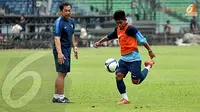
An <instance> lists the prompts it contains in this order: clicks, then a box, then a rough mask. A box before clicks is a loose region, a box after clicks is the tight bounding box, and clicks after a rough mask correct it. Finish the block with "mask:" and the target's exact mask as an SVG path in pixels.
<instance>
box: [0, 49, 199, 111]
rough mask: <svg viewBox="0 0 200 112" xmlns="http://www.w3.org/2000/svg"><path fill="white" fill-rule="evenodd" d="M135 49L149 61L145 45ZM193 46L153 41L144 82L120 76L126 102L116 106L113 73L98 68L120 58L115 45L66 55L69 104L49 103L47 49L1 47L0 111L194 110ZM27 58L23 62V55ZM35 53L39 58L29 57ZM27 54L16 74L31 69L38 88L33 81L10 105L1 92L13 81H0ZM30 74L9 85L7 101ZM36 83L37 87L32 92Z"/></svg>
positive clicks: (195, 56)
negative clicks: (68, 60) (151, 63)
mask: <svg viewBox="0 0 200 112" xmlns="http://www.w3.org/2000/svg"><path fill="white" fill-rule="evenodd" d="M139 49H140V52H141V54H142V59H143V61H145V60H149V57H148V54H147V51H146V50H145V48H143V47H140V48H139ZM199 49H200V47H199V46H192V47H177V46H153V50H154V52H155V54H156V58H155V60H156V64H155V66H154V67H153V68H152V69H151V70H150V72H149V74H148V76H147V78H146V79H145V81H144V82H143V83H142V84H141V85H133V84H132V83H131V78H130V74H129V75H128V76H127V77H126V79H125V83H126V87H127V92H128V96H129V99H130V101H131V104H130V105H117V102H118V101H119V100H121V96H120V95H119V93H118V90H117V88H116V84H115V75H114V74H111V73H108V72H107V71H106V70H105V68H104V61H105V60H106V59H108V58H116V59H119V58H120V55H119V48H98V49H94V48H80V49H79V59H78V60H75V59H74V57H73V55H72V61H71V72H70V73H69V74H68V76H67V77H66V80H65V93H66V95H67V96H68V97H69V98H70V99H71V100H73V101H75V103H74V104H53V103H51V98H52V96H53V92H54V80H55V78H56V72H55V67H54V60H53V56H52V52H51V50H2V51H0V112H198V111H199V110H200V93H199V90H200V65H199V62H200V58H199V56H200V52H199ZM35 53H36V54H35ZM32 54H35V57H32V58H30V55H32ZM39 55H41V58H39ZM27 57H28V59H27V62H25V61H24V59H25V58H27ZM37 57H38V58H39V59H35V58H37ZM31 59H35V60H36V61H34V62H32V63H30V64H28V65H25V67H24V68H23V70H22V71H21V72H20V73H19V74H21V75H22V73H24V72H28V71H35V72H37V73H38V74H39V76H40V78H41V81H40V80H35V81H36V82H38V83H39V82H41V87H39V86H36V88H35V89H34V90H35V91H36V93H37V94H36V96H34V95H33V94H29V96H28V99H30V98H31V97H33V96H34V97H33V99H32V100H31V101H30V102H28V103H27V104H25V106H21V107H19V108H13V107H11V106H10V105H8V104H7V103H6V102H5V100H4V99H3V94H2V93H5V91H6V90H8V89H7V88H9V86H11V85H12V83H15V82H14V81H12V80H10V81H9V82H7V84H6V83H5V79H6V77H7V76H9V75H11V76H12V75H13V74H15V73H16V72H13V73H10V72H11V71H12V69H13V68H14V67H16V66H19V62H25V64H27V63H28V61H30V60H31ZM142 67H143V65H142ZM9 73H10V74H9ZM30 74H31V73H25V78H24V79H23V80H21V81H20V82H18V83H16V85H15V86H13V88H12V90H11V92H10V93H11V94H10V97H11V99H12V100H14V101H15V100H18V99H19V98H21V97H22V96H23V95H24V94H25V93H26V92H27V91H28V90H29V89H30V88H31V86H32V85H33V83H34V80H33V77H32V76H30ZM33 74H34V73H33ZM26 75H27V77H26ZM36 75H37V74H35V75H34V77H35V76H36ZM7 79H8V78H7ZM3 84H6V85H4V86H6V89H5V90H2V86H3ZM35 85H36V84H35ZM37 87H39V91H38V92H37ZM25 100H26V99H25ZM25 100H23V101H21V102H25ZM11 103H12V102H11ZM11 103H9V104H11ZM18 104H20V102H16V104H14V106H16V105H18Z"/></svg>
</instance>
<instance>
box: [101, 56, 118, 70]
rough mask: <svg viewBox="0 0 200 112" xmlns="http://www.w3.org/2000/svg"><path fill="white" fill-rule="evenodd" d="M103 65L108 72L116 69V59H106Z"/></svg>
mask: <svg viewBox="0 0 200 112" xmlns="http://www.w3.org/2000/svg"><path fill="white" fill-rule="evenodd" d="M104 65H105V68H106V70H107V71H108V72H110V73H113V72H115V71H116V69H117V68H118V67H119V64H118V62H117V60H115V59H113V58H109V59H107V60H106V62H105V64H104Z"/></svg>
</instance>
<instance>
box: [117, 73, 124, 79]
mask: <svg viewBox="0 0 200 112" xmlns="http://www.w3.org/2000/svg"><path fill="white" fill-rule="evenodd" d="M123 78H124V74H122V73H117V74H116V79H117V80H122V79H123Z"/></svg>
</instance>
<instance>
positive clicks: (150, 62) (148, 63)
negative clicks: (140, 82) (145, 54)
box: [144, 60, 155, 68]
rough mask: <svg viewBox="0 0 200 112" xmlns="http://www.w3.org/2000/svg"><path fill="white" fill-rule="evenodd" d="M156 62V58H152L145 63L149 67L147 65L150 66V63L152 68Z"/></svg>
mask: <svg viewBox="0 0 200 112" xmlns="http://www.w3.org/2000/svg"><path fill="white" fill-rule="evenodd" d="M154 63H155V61H154V60H151V61H146V62H145V63H144V65H145V67H147V66H149V65H150V67H151V68H152V66H153V64H154Z"/></svg>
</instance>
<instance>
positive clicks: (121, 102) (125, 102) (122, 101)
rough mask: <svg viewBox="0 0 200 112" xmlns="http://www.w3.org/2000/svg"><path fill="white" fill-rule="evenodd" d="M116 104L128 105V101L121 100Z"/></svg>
mask: <svg viewBox="0 0 200 112" xmlns="http://www.w3.org/2000/svg"><path fill="white" fill-rule="evenodd" d="M118 104H130V101H128V100H126V99H124V98H123V99H122V100H121V101H120V102H118Z"/></svg>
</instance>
